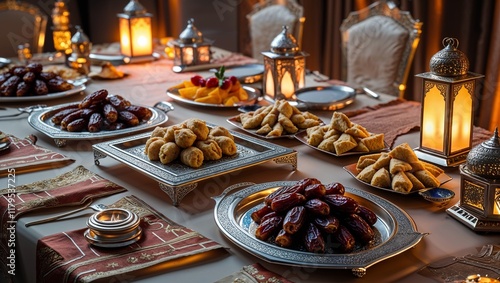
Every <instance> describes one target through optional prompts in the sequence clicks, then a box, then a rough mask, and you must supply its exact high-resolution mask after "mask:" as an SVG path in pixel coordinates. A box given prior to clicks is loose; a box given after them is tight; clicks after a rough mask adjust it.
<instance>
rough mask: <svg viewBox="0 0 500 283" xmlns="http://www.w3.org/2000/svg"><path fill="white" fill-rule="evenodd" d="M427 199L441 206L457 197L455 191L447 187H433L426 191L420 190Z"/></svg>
mask: <svg viewBox="0 0 500 283" xmlns="http://www.w3.org/2000/svg"><path fill="white" fill-rule="evenodd" d="M418 193H419V194H420V195H421V196H422V197H423V198H424V199H425V200H427V201H430V202H432V203H435V204H439V205H441V206H443V205H446V204H447V203H448V202H449V201H450V200H452V199H453V198H454V197H455V192H454V191H452V190H450V189H445V188H439V187H437V188H431V189H428V190H426V191H420V192H418Z"/></svg>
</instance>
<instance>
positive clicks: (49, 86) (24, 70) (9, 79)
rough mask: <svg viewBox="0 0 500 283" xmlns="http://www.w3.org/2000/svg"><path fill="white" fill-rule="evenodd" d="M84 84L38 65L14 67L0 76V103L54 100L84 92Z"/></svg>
mask: <svg viewBox="0 0 500 283" xmlns="http://www.w3.org/2000/svg"><path fill="white" fill-rule="evenodd" d="M85 88H86V86H85V83H84V82H79V83H77V81H72V80H68V79H65V78H63V77H62V76H60V75H59V74H58V73H56V72H54V71H51V70H47V71H45V70H44V67H43V65H42V64H40V63H30V64H28V65H26V66H20V65H16V66H13V67H11V68H9V69H8V70H7V71H5V72H3V73H1V74H0V102H25V101H40V100H49V99H56V98H60V97H64V96H69V95H74V94H77V93H80V92H82V91H84V90H85Z"/></svg>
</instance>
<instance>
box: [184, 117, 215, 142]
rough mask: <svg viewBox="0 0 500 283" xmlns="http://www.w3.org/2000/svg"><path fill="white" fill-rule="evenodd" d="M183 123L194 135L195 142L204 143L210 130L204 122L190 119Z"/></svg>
mask: <svg viewBox="0 0 500 283" xmlns="http://www.w3.org/2000/svg"><path fill="white" fill-rule="evenodd" d="M185 123H186V127H187V128H188V129H190V130H191V131H192V132H193V133H194V134H195V135H196V139H197V140H200V141H204V140H206V139H207V138H208V133H209V132H210V130H209V129H208V127H207V123H206V122H205V121H203V120H201V119H197V118H191V119H188V120H186V121H185Z"/></svg>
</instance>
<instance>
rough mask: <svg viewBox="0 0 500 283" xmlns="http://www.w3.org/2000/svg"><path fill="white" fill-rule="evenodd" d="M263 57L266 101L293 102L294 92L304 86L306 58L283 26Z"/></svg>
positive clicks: (294, 98) (305, 54)
mask: <svg viewBox="0 0 500 283" xmlns="http://www.w3.org/2000/svg"><path fill="white" fill-rule="evenodd" d="M262 55H264V76H263V80H262V88H263V92H264V95H265V97H266V99H268V100H270V101H276V100H280V99H286V100H289V101H295V100H296V97H294V93H295V91H297V90H298V89H299V88H302V87H304V86H305V79H306V56H308V55H309V54H307V53H304V52H302V51H301V50H300V48H299V46H298V44H297V40H295V38H294V37H293V36H292V35H291V34H290V33H289V32H288V27H286V26H284V27H283V30H282V31H281V33H280V34H278V35H277V36H276V37H275V38H274V39H273V41H272V42H271V50H270V51H268V52H262Z"/></svg>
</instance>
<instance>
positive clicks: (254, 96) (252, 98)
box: [167, 86, 260, 108]
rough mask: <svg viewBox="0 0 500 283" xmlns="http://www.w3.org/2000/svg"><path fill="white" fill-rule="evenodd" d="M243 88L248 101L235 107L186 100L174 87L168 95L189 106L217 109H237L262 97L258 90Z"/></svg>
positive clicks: (168, 90) (169, 90)
mask: <svg viewBox="0 0 500 283" xmlns="http://www.w3.org/2000/svg"><path fill="white" fill-rule="evenodd" d="M242 87H243V89H244V90H245V91H246V92H247V94H248V99H247V100H245V101H240V102H238V103H237V104H234V105H229V106H228V105H224V104H213V103H202V102H196V101H194V100H191V99H187V98H184V97H182V96H180V95H179V89H178V88H173V87H171V88H169V89H167V95H168V96H170V97H171V98H173V99H174V100H176V101H180V102H184V103H187V104H191V105H197V106H207V107H215V108H235V107H240V106H241V105H247V104H253V103H254V101H255V100H256V99H257V98H258V97H259V96H260V91H259V90H258V89H256V88H253V87H249V86H242Z"/></svg>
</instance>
